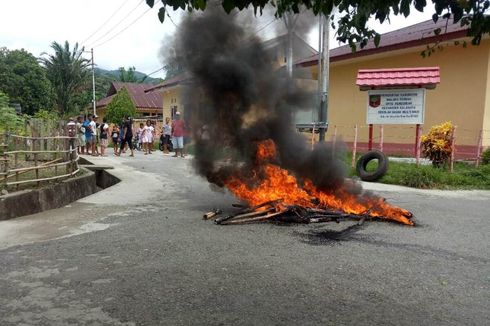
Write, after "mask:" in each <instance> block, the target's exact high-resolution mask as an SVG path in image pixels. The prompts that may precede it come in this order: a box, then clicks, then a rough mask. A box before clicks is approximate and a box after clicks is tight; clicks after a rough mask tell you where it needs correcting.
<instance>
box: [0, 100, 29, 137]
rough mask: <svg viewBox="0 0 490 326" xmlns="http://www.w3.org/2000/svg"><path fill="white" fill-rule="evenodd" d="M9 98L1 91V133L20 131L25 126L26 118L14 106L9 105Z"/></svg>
mask: <svg viewBox="0 0 490 326" xmlns="http://www.w3.org/2000/svg"><path fill="white" fill-rule="evenodd" d="M8 102H9V98H8V96H7V95H5V94H4V93H2V92H0V133H3V132H5V131H8V132H12V133H19V131H21V130H22V128H23V127H24V119H23V117H22V116H20V115H18V114H17V112H16V111H15V109H14V108H11V107H9V106H8Z"/></svg>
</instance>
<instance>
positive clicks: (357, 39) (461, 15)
mask: <svg viewBox="0 0 490 326" xmlns="http://www.w3.org/2000/svg"><path fill="white" fill-rule="evenodd" d="M208 2H211V3H212V4H214V3H216V2H215V1H214V0H213V1H208V0H162V2H161V3H162V5H161V8H160V10H159V12H158V18H159V19H160V21H161V22H163V20H164V19H165V12H166V7H167V6H169V7H172V8H173V9H174V10H177V9H179V8H180V9H183V10H186V9H187V10H189V11H192V10H205V9H206V6H207V4H208ZM146 3H147V4H148V5H149V6H150V7H153V6H154V4H155V3H156V1H155V0H146ZM219 3H221V6H222V7H223V9H224V10H225V11H226V12H227V13H230V12H231V11H232V10H234V9H238V10H243V9H246V8H249V7H252V8H254V11H255V12H257V10H259V11H260V12H262V9H263V8H264V7H265V6H266V5H268V4H269V5H272V6H274V7H275V8H276V13H275V14H276V17H282V15H284V14H285V13H288V12H293V13H298V12H300V10H302V8H307V9H311V10H312V11H313V12H314V13H315V15H318V14H320V13H323V14H325V15H326V16H329V15H332V13H333V10H334V9H335V11H336V13H337V16H338V17H339V19H338V20H336V21H337V24H338V26H337V27H338V28H337V31H336V32H337V40H339V41H340V42H344V43H349V45H350V46H351V47H352V48H353V49H355V48H356V47H357V45H359V46H360V47H361V48H363V47H364V46H366V45H367V42H368V40H369V39H371V38H373V39H374V43H375V44H376V46H377V45H378V44H379V41H380V35H379V34H378V33H377V32H376V31H375V30H373V29H371V28H369V27H368V26H367V22H368V20H369V19H370V18H372V17H374V19H376V20H378V21H379V22H380V23H383V22H384V21H386V20H389V19H390V17H391V16H392V15H395V16H396V15H403V16H405V17H407V16H409V15H410V10H411V7H412V6H413V7H415V9H416V10H417V11H420V12H423V11H424V10H426V9H428V7H429V5H428V4H427V0H396V1H365V0H219ZM489 7H490V1H489V0H450V1H448V0H432V6H431V9H432V10H433V11H434V15H433V16H432V18H433V20H434V21H435V22H437V20H438V19H439V18H443V19H447V20H448V22H449V20H451V21H452V22H453V23H454V24H457V23H460V24H461V25H462V26H468V28H469V30H468V36H471V37H472V38H473V39H472V43H473V44H480V42H481V39H482V37H483V35H484V34H490V16H489V15H486V12H487V11H488V9H489ZM332 21H333V22H334V23H335V21H334V20H332ZM434 32H435V33H437V32H436V30H435V31H434ZM439 32H440V30H439Z"/></svg>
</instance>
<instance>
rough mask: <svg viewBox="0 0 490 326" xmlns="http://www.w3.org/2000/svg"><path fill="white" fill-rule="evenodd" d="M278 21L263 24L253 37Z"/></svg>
mask: <svg viewBox="0 0 490 326" xmlns="http://www.w3.org/2000/svg"><path fill="white" fill-rule="evenodd" d="M277 20H278V19H276V18H274V19H273V20H271V21H270V22H268V23H267V24H265V25H264V26H262V27H261V28H259V29H258V30H256V31H255V33H254V34H255V35H257V34H258V33H259V32H261V31H263V30H264V29H266V28H267V27H268V26H269V25H270V24H272V23H274V22H275V21H277Z"/></svg>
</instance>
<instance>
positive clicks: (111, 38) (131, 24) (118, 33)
mask: <svg viewBox="0 0 490 326" xmlns="http://www.w3.org/2000/svg"><path fill="white" fill-rule="evenodd" d="M150 10H151V8H148V9H147V10H145V11H144V12H143V13H142V14H141V15H139V16H138V17H136V19H135V20H133V21H132V22H131V23H130V24H129V25H127V26H126V27H125V28H123V29H122V30H120V31H119V32H117V33H116V34H114V35H113V36H112V37H110V38H109V39H107V40H105V41H103V42H102V43H99V44H96V45H94V46H93V47H94V48H96V47H100V46H102V45H104V44H106V43H107V42H109V41H111V40H113V39H114V38H116V37H117V36H119V35H121V33H122V32H124V31H125V30H127V29H128V28H130V27H131V26H133V25H134V23H136V22H137V21H138V20H139V19H140V18H141V17H143V16H144V15H145V14H146V13H148V12H149V11H150Z"/></svg>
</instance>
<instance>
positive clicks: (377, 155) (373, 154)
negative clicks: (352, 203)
mask: <svg viewBox="0 0 490 326" xmlns="http://www.w3.org/2000/svg"><path fill="white" fill-rule="evenodd" d="M372 160H378V168H377V169H376V170H375V171H373V172H368V171H366V167H367V165H368V163H369V162H370V161H372ZM386 171H388V157H386V155H385V154H383V152H380V151H378V150H374V151H369V152H367V153H366V154H364V155H363V156H361V157H360V158H359V160H358V161H357V165H356V172H357V175H358V176H359V177H360V178H361V180H362V181H376V180H378V179H379V178H381V177H382V176H384V175H385V174H386Z"/></svg>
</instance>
